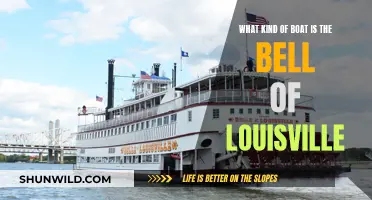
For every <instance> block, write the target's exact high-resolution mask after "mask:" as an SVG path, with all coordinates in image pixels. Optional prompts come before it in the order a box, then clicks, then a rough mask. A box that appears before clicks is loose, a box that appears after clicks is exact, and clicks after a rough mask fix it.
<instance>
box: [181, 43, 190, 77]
mask: <svg viewBox="0 0 372 200" xmlns="http://www.w3.org/2000/svg"><path fill="white" fill-rule="evenodd" d="M183 57H186V58H188V57H189V52H186V51H184V50H182V47H181V68H180V70H181V71H182V58H183Z"/></svg>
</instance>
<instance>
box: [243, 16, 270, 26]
mask: <svg viewBox="0 0 372 200" xmlns="http://www.w3.org/2000/svg"><path fill="white" fill-rule="evenodd" d="M246 17H247V23H248V24H250V25H259V26H258V29H259V30H261V26H262V25H269V24H270V23H269V20H267V19H266V18H265V17H262V16H258V15H254V14H251V13H246Z"/></svg>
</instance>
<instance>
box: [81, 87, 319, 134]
mask: <svg viewBox="0 0 372 200" xmlns="http://www.w3.org/2000/svg"><path fill="white" fill-rule="evenodd" d="M206 102H236V103H240V102H242V103H262V104H270V94H269V92H268V91H248V90H247V91H242V90H212V91H209V90H208V91H200V92H193V93H191V94H188V95H186V96H183V97H179V98H176V99H174V100H172V101H169V102H166V103H162V104H161V105H158V106H156V107H152V108H146V109H143V110H140V111H138V112H135V113H131V114H127V115H116V116H115V118H114V119H111V120H107V121H102V122H96V123H93V124H88V125H81V126H79V127H78V131H79V132H86V131H93V130H99V129H105V128H109V127H114V126H119V125H122V124H126V123H130V122H134V121H138V120H141V119H146V118H149V117H152V116H156V115H160V114H164V113H167V112H170V111H174V110H178V109H181V108H184V107H185V106H190V105H194V104H199V103H206ZM295 104H296V106H305V107H311V108H312V107H313V97H311V96H307V95H301V98H300V99H296V102H295Z"/></svg>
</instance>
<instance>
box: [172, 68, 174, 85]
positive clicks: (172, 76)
mask: <svg viewBox="0 0 372 200" xmlns="http://www.w3.org/2000/svg"><path fill="white" fill-rule="evenodd" d="M172 87H174V69H172Z"/></svg>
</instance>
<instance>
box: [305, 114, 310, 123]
mask: <svg viewBox="0 0 372 200" xmlns="http://www.w3.org/2000/svg"><path fill="white" fill-rule="evenodd" d="M305 122H310V113H305Z"/></svg>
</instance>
